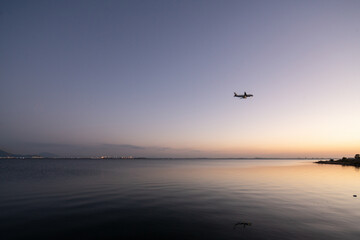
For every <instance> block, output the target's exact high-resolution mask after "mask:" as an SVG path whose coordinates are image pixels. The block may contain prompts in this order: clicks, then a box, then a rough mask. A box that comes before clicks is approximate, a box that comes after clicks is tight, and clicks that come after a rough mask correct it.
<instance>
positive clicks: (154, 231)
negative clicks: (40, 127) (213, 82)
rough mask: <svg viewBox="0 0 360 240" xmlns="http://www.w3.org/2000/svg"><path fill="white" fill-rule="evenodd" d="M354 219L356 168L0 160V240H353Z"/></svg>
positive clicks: (358, 205) (357, 218)
mask: <svg viewBox="0 0 360 240" xmlns="http://www.w3.org/2000/svg"><path fill="white" fill-rule="evenodd" d="M354 194H356V195H358V197H353V195H354ZM238 222H248V223H251V226H246V227H243V226H242V225H237V226H235V227H234V225H235V224H236V223H238ZM359 222H360V172H359V170H358V169H356V168H354V167H342V166H335V165H316V164H313V163H312V161H305V160H195V159H194V160H91V159H88V160H66V159H57V160H51V159H48V160H46V159H44V160H4V159H3V160H0V239H360V227H359V226H360V225H359Z"/></svg>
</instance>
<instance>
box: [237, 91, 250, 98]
mask: <svg viewBox="0 0 360 240" xmlns="http://www.w3.org/2000/svg"><path fill="white" fill-rule="evenodd" d="M252 96H253V95H252V94H247V93H246V92H244V95H237V93H236V92H234V97H239V98H243V99H245V98H248V97H252Z"/></svg>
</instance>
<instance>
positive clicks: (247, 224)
mask: <svg viewBox="0 0 360 240" xmlns="http://www.w3.org/2000/svg"><path fill="white" fill-rule="evenodd" d="M238 225H243V227H244V228H245V227H246V226H249V227H250V226H251V225H252V223H251V222H238V223H235V224H234V227H233V229H235V228H236V227H237V226H238Z"/></svg>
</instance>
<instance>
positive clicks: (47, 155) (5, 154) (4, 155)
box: [0, 149, 58, 158]
mask: <svg viewBox="0 0 360 240" xmlns="http://www.w3.org/2000/svg"><path fill="white" fill-rule="evenodd" d="M0 157H2V158H7V157H11V158H32V157H44V158H55V157H58V156H57V155H56V154H53V153H49V152H42V153H39V154H36V155H31V154H25V155H24V154H14V153H9V152H6V151H3V150H1V149H0Z"/></svg>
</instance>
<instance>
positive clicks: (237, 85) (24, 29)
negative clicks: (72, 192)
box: [0, 0, 360, 157]
mask: <svg viewBox="0 0 360 240" xmlns="http://www.w3.org/2000/svg"><path fill="white" fill-rule="evenodd" d="M359 23H360V2H359V1H326V2H325V1H296V2H295V1H292V2H288V1H271V2H270V1H93V0H89V1H31V2H30V1H1V2H0V35H1V38H0V52H1V55H0V84H1V85H0V86H1V87H0V113H1V117H0V149H2V150H5V151H9V152H14V153H20V154H21V153H23V154H34V153H39V152H51V153H54V154H57V155H60V156H65V157H66V156H74V155H76V156H89V155H100V156H101V155H120V156H121V155H123V156H130V155H131V156H147V157H203V156H206V157H328V156H331V157H342V156H353V155H354V154H355V153H359V152H360V125H359V124H358V122H359V119H360V111H359V104H360V94H359V92H360V67H359V66H360V44H359V42H360V25H359ZM244 91H246V92H247V93H251V94H254V97H252V98H249V99H237V98H234V97H233V92H237V93H239V94H240V93H243V92H244Z"/></svg>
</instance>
